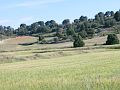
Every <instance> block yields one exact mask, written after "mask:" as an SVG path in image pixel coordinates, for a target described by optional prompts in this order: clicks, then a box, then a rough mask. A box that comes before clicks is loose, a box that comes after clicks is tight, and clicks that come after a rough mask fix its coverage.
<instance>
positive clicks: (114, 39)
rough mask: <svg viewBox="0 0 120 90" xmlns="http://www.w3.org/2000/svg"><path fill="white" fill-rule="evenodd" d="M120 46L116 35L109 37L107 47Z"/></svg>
mask: <svg viewBox="0 0 120 90" xmlns="http://www.w3.org/2000/svg"><path fill="white" fill-rule="evenodd" d="M114 44H119V39H118V37H117V35H116V34H109V35H108V37H107V41H106V45H114Z"/></svg>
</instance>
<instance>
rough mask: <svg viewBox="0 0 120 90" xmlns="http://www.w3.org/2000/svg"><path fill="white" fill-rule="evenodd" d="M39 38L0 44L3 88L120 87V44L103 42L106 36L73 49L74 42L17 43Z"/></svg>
mask: <svg viewBox="0 0 120 90" xmlns="http://www.w3.org/2000/svg"><path fill="white" fill-rule="evenodd" d="M23 39H24V40H23ZM35 40H36V38H33V37H30V38H29V37H22V38H21V37H17V38H13V39H8V40H5V41H4V42H2V43H1V44H0V63H1V64H0V90H120V57H119V56H120V50H119V49H120V45H113V46H101V45H99V44H102V43H104V42H105V40H106V37H100V38H93V39H89V40H86V41H85V42H86V47H83V48H71V47H72V42H66V43H60V44H48V45H47V44H46V45H39V44H38V45H37V44H35V45H30V46H21V45H17V44H19V43H24V42H34V41H35ZM94 44H98V46H93V45H94Z"/></svg>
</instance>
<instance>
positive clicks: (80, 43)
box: [73, 35, 85, 47]
mask: <svg viewBox="0 0 120 90" xmlns="http://www.w3.org/2000/svg"><path fill="white" fill-rule="evenodd" d="M84 45H85V43H84V42H83V39H82V37H81V36H80V35H78V36H76V37H75V40H74V42H73V46H74V47H83V46H84Z"/></svg>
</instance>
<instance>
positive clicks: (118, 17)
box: [114, 11, 120, 21]
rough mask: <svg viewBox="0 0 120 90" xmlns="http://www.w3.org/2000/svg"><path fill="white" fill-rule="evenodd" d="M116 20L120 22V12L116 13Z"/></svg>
mask: <svg viewBox="0 0 120 90" xmlns="http://www.w3.org/2000/svg"><path fill="white" fill-rule="evenodd" d="M114 18H115V19H116V21H120V11H117V12H116V13H115V15H114Z"/></svg>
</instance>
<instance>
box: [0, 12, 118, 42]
mask: <svg viewBox="0 0 120 90" xmlns="http://www.w3.org/2000/svg"><path fill="white" fill-rule="evenodd" d="M105 28H110V29H111V30H113V31H114V32H115V33H120V10H119V11H116V12H113V11H107V12H105V13H103V12H99V13H97V14H96V15H95V17H94V18H93V19H90V18H88V17H87V16H81V17H80V18H79V19H75V20H74V21H73V22H72V23H71V22H70V20H69V19H65V20H63V22H62V24H58V23H56V21H55V20H50V21H47V22H44V21H38V22H35V23H32V24H31V25H26V24H21V25H20V26H19V27H18V28H17V29H14V28H12V27H10V26H8V27H5V26H0V37H2V36H3V35H4V36H23V35H28V36H40V35H43V34H47V33H53V35H52V36H53V37H56V39H55V41H62V40H67V39H70V40H75V39H76V37H79V38H83V39H87V38H93V37H94V35H97V34H98V33H100V32H102V30H104V29H105Z"/></svg>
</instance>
